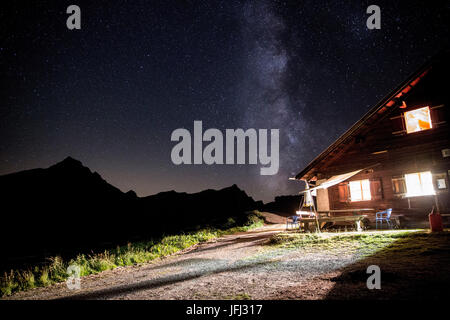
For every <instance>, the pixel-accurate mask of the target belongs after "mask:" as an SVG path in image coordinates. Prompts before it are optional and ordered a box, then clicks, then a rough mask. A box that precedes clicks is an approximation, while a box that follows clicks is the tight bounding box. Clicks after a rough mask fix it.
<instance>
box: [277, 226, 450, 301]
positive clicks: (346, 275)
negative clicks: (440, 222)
mask: <svg viewBox="0 0 450 320" xmlns="http://www.w3.org/2000/svg"><path fill="white" fill-rule="evenodd" d="M271 245H273V246H279V247H285V248H292V249H299V250H306V251H309V250H312V251H315V250H320V251H321V252H323V251H328V252H329V253H330V254H332V253H336V252H337V253H353V254H356V255H358V260H357V262H356V263H354V264H352V265H350V266H348V267H346V268H345V269H343V270H340V274H339V275H338V276H336V275H334V276H331V277H330V278H328V279H327V278H326V276H321V277H320V278H319V279H317V280H315V281H318V282H320V281H332V282H334V283H335V284H334V286H333V289H332V290H331V291H330V292H329V293H328V295H327V297H326V298H327V299H442V298H444V297H448V296H449V292H450V290H449V289H448V288H449V287H450V232H449V231H444V232H439V233H430V232H429V231H425V230H407V231H406V230H405V231H388V232H364V233H345V234H339V233H335V234H333V233H323V234H295V233H294V234H279V235H277V236H275V237H274V238H273V239H272V240H271ZM369 265H378V266H379V267H380V269H381V283H382V288H381V290H368V289H367V286H366V281H367V278H368V276H369V275H368V274H367V272H366V270H367V267H368V266H369Z"/></svg>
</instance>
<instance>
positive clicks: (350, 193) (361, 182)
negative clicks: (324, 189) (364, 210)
mask: <svg viewBox="0 0 450 320" xmlns="http://www.w3.org/2000/svg"><path fill="white" fill-rule="evenodd" d="M363 181H367V184H368V185H367V190H366V191H368V192H369V198H368V199H367V198H365V197H364V196H365V195H367V194H365V192H364V187H363ZM357 182H359V186H360V188H361V199H358V200H354V199H353V197H352V188H351V187H350V185H351V183H357ZM348 189H349V200H350V202H362V201H371V200H372V199H373V197H372V190H371V183H370V179H361V180H353V181H349V183H348Z"/></svg>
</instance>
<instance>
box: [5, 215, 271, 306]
mask: <svg viewBox="0 0 450 320" xmlns="http://www.w3.org/2000/svg"><path fill="white" fill-rule="evenodd" d="M263 225H264V222H263V219H262V216H261V215H260V214H259V212H257V211H252V212H250V213H248V214H247V216H246V221H245V222H244V223H243V224H242V225H240V226H237V225H236V222H235V221H234V219H232V218H230V219H228V221H227V223H226V224H225V225H224V226H225V229H212V228H209V229H202V230H198V231H196V232H192V233H186V234H179V235H170V236H165V237H162V238H161V239H158V240H150V241H145V242H135V243H128V244H127V245H126V246H120V247H119V246H118V247H117V248H116V249H113V250H105V251H104V252H103V253H99V254H93V255H86V254H79V255H78V256H77V257H75V258H74V259H71V260H69V261H63V259H61V257H58V256H56V257H52V258H51V259H49V263H48V264H46V265H44V266H36V267H33V268H30V269H28V270H11V271H10V272H5V273H4V274H3V276H1V277H0V296H1V297H4V296H10V295H12V294H13V293H15V292H18V291H23V290H29V289H32V288H36V287H44V286H48V285H51V284H54V283H58V282H63V281H66V280H67V279H68V274H67V268H68V266H69V265H73V264H75V265H77V266H78V267H79V268H80V275H81V276H87V275H90V274H95V273H99V272H102V271H105V270H111V269H114V268H117V267H125V266H132V265H136V264H140V263H145V262H149V261H152V260H154V259H156V258H160V257H164V256H168V255H171V254H174V253H176V252H179V251H181V250H184V249H187V248H189V247H191V246H193V245H195V244H198V243H201V242H205V241H208V240H211V239H213V238H217V237H220V236H223V235H227V234H233V233H236V232H244V231H248V230H251V229H254V228H257V227H261V226H263Z"/></svg>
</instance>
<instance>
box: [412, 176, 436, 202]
mask: <svg viewBox="0 0 450 320" xmlns="http://www.w3.org/2000/svg"><path fill="white" fill-rule="evenodd" d="M405 182H406V190H407V193H406V196H407V197H417V196H427V195H433V194H436V192H435V191H434V187H433V179H432V176H431V172H430V171H426V172H418V173H410V174H406V175H405Z"/></svg>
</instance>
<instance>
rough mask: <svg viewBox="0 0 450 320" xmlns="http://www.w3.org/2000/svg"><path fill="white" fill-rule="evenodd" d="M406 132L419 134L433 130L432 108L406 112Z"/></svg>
mask: <svg viewBox="0 0 450 320" xmlns="http://www.w3.org/2000/svg"><path fill="white" fill-rule="evenodd" d="M405 122H406V132H407V133H411V132H417V131H422V130H428V129H431V128H432V125H431V117H430V108H429V107H424V108H420V109H416V110H412V111H408V112H405Z"/></svg>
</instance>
